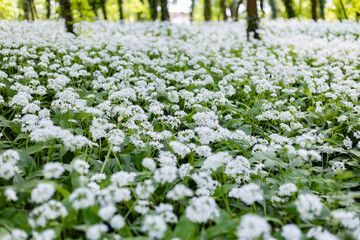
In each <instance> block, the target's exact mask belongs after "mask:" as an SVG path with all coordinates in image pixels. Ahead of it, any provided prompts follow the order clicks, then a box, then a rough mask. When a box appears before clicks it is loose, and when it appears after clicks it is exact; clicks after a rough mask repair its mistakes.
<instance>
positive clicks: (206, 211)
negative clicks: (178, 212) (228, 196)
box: [186, 196, 220, 223]
mask: <svg viewBox="0 0 360 240" xmlns="http://www.w3.org/2000/svg"><path fill="white" fill-rule="evenodd" d="M219 215H220V213H219V210H218V209H217V205H216V202H215V200H214V199H213V198H212V197H208V196H201V197H194V198H192V199H191V200H190V205H189V206H188V207H186V217H187V218H188V219H190V220H191V221H192V222H198V223H205V222H207V221H208V220H211V219H214V218H215V217H218V216H219Z"/></svg>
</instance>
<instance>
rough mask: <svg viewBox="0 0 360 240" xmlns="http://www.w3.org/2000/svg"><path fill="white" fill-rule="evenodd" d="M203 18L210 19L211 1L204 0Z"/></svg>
mask: <svg viewBox="0 0 360 240" xmlns="http://www.w3.org/2000/svg"><path fill="white" fill-rule="evenodd" d="M204 18H205V21H211V1H210V0H205V1H204Z"/></svg>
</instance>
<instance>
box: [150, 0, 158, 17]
mask: <svg viewBox="0 0 360 240" xmlns="http://www.w3.org/2000/svg"><path fill="white" fill-rule="evenodd" d="M149 6H150V14H151V19H152V20H153V21H155V20H156V19H157V16H158V11H157V7H158V0H149Z"/></svg>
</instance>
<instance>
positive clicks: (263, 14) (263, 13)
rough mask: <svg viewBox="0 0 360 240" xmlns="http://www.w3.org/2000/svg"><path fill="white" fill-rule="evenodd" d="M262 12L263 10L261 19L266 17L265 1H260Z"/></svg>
mask: <svg viewBox="0 0 360 240" xmlns="http://www.w3.org/2000/svg"><path fill="white" fill-rule="evenodd" d="M260 10H261V17H264V16H265V11H264V0H260Z"/></svg>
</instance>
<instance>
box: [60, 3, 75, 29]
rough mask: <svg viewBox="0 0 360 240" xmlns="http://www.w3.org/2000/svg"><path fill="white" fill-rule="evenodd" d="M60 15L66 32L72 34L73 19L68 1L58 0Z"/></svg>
mask: <svg viewBox="0 0 360 240" xmlns="http://www.w3.org/2000/svg"><path fill="white" fill-rule="evenodd" d="M60 8H61V15H62V16H63V18H64V19H65V27H66V30H67V31H68V32H70V33H74V27H73V25H74V17H73V15H72V11H71V5H70V0H60Z"/></svg>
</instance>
